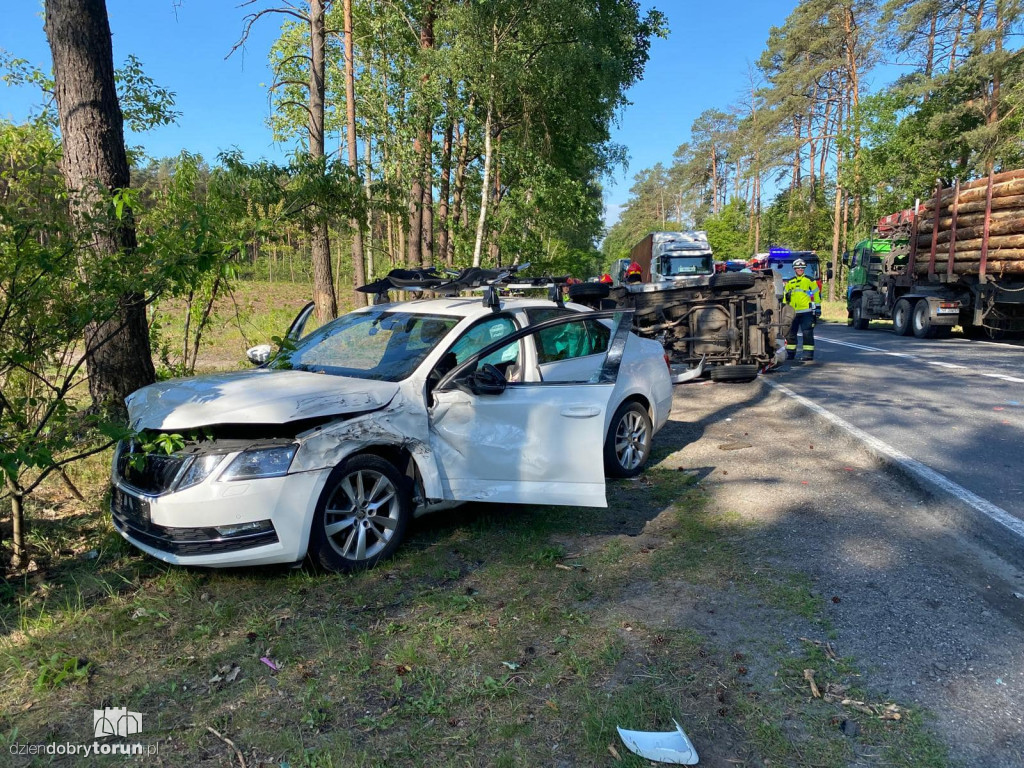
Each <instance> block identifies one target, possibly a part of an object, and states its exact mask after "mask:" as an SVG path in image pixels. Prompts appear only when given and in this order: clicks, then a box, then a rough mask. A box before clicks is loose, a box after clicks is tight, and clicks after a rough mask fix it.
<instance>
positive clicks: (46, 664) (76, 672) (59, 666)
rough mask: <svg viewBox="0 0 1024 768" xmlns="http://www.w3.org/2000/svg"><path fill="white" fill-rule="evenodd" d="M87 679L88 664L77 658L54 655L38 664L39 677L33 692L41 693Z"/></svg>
mask: <svg viewBox="0 0 1024 768" xmlns="http://www.w3.org/2000/svg"><path fill="white" fill-rule="evenodd" d="M88 679H89V662H87V661H86V660H85V659H80V658H78V657H77V656H65V655H63V654H60V653H55V654H53V655H52V656H50V657H49V658H47V659H43V660H42V661H40V662H39V675H38V676H37V677H36V683H35V686H34V687H33V690H34V691H35V692H36V693H42V692H43V691H52V690H54V689H56V688H60V687H62V686H64V685H70V684H73V683H76V682H78V681H80V680H88Z"/></svg>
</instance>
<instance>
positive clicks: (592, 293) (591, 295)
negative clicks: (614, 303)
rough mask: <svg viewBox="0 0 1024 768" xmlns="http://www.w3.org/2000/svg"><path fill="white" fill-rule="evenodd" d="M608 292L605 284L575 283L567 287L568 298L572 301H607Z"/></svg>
mask: <svg viewBox="0 0 1024 768" xmlns="http://www.w3.org/2000/svg"><path fill="white" fill-rule="evenodd" d="M608 291H609V288H608V284H607V283H576V284H575V285H570V286H569V298H570V299H572V300H573V301H576V300H577V299H607V298H608Z"/></svg>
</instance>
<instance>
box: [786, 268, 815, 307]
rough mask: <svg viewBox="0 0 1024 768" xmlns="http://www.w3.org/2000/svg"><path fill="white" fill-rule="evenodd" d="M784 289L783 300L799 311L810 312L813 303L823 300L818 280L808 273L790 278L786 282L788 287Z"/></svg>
mask: <svg viewBox="0 0 1024 768" xmlns="http://www.w3.org/2000/svg"><path fill="white" fill-rule="evenodd" d="M783 290H784V293H783V301H784V302H785V303H786V304H789V306H791V307H792V308H793V311H794V312H797V313H800V312H808V311H810V309H811V304H812V303H813V304H818V303H820V302H821V294H820V293H819V292H818V283H817V281H815V280H811V278H809V277H807V275H801V276H800V277H794V278H792V279H790V280H789V281H787V282H786V287H785V288H784V289H783Z"/></svg>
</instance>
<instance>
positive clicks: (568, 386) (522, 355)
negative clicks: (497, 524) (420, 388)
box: [429, 311, 632, 507]
mask: <svg viewBox="0 0 1024 768" xmlns="http://www.w3.org/2000/svg"><path fill="white" fill-rule="evenodd" d="M631 314H632V313H631V312H629V311H607V312H577V313H567V314H566V315H563V316H560V317H556V318H554V319H551V320H546V321H544V322H541V323H537V324H534V325H531V326H527V327H526V328H523V329H521V330H519V331H517V332H515V333H512V334H510V335H508V336H505V337H503V338H502V339H500V340H499V341H496V342H495V343H493V344H490V345H488V346H487V347H485V348H483V349H481V350H480V351H479V352H477V353H476V354H474V355H473V356H472V357H470V358H468V359H467V360H465V361H464V362H463V363H462V364H461V365H459V366H458V367H457V368H455V369H454V370H452V371H451V372H450V373H448V374H447V375H446V376H445V377H444V378H443V379H442V380H441V381H440V382H439V383H438V385H437V388H436V389H435V390H434V403H433V405H432V406H431V407H430V409H429V413H430V442H431V448H432V449H433V452H434V456H435V458H436V459H437V465H438V468H439V471H440V474H441V481H442V484H443V486H444V489H445V494H446V496H447V497H448V498H451V499H454V500H457V501H487V502H506V503H510V504H557V505H566V506H577V505H578V506H588V507H605V506H607V505H608V503H607V500H606V498H605V477H604V453H603V449H604V441H605V434H604V430H605V422H606V421H607V411H608V407H609V403H610V401H611V398H612V393H613V391H614V389H615V381H616V379H617V377H618V372H619V366H620V364H621V362H622V353H623V350H624V349H625V346H626V338H627V337H628V335H629V328H630V325H631ZM609 320H611V323H610V329H609V323H608V322H607V321H609ZM601 321H604V322H601ZM595 331H597V332H596V333H595ZM513 345H518V350H517V354H516V355H515V358H516V359H517V360H518V365H519V366H521V367H530V368H532V370H526V371H524V370H519V371H517V372H515V373H512V372H511V368H509V369H506V370H504V371H503V370H501V368H500V367H499V366H496V365H494V364H493V363H491V362H488V360H491V361H494V360H499V361H500V360H507V359H509V358H510V357H513V356H512V355H509V354H496V353H499V352H501V351H502V350H508V349H509V348H510V347H512V346H513ZM551 357H555V358H557V359H558V360H565V361H571V363H572V365H570V366H563V371H565V370H571V372H572V373H571V375H570V376H566V375H564V373H563V375H560V376H558V380H557V381H556V380H551V379H552V377H551V376H549V377H548V380H545V378H544V369H545V368H550V365H541V363H542V362H543V361H544V360H545V359H550V358H551ZM509 379H512V380H511V381H510V380H509ZM449 494H450V496H449Z"/></svg>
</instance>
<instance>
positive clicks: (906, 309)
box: [892, 299, 927, 336]
mask: <svg viewBox="0 0 1024 768" xmlns="http://www.w3.org/2000/svg"><path fill="white" fill-rule="evenodd" d="M925 303H927V302H925ZM913 314H914V307H913V305H912V304H911V303H910V301H909V300H908V299H899V300H897V301H896V306H894V307H893V308H892V330H893V332H894V333H895V334H896V335H897V336H909V335H910V332H911V323H910V319H911V317H912V315H913Z"/></svg>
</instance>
